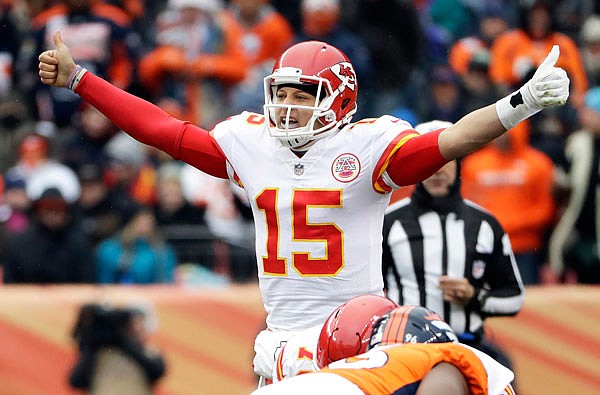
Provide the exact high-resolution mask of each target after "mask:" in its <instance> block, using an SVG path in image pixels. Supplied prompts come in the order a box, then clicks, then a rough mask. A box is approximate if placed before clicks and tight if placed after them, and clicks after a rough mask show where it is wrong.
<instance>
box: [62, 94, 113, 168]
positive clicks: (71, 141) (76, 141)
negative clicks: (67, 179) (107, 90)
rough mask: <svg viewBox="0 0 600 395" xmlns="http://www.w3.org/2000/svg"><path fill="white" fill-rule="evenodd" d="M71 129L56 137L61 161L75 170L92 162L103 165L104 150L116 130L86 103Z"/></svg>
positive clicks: (105, 157) (105, 161)
mask: <svg viewBox="0 0 600 395" xmlns="http://www.w3.org/2000/svg"><path fill="white" fill-rule="evenodd" d="M72 126H73V128H70V130H68V131H67V130H64V131H63V132H62V133H61V136H57V140H58V141H60V144H58V145H59V147H58V148H59V150H58V151H59V152H58V153H57V157H58V158H59V159H60V161H61V162H62V163H64V164H66V165H67V166H69V167H70V168H72V169H75V170H77V169H79V168H80V167H81V166H83V165H85V164H91V163H93V164H95V165H97V166H105V165H106V163H107V162H108V160H109V157H108V155H107V153H106V152H105V150H104V148H105V146H106V144H108V142H109V141H110V140H111V139H112V138H113V136H115V135H116V134H117V132H118V129H117V127H116V126H115V125H113V124H112V122H110V121H109V120H108V119H107V118H106V117H105V116H104V115H102V113H100V112H99V111H98V110H96V109H95V108H94V107H93V106H90V105H89V104H87V103H82V106H81V109H80V110H79V112H78V113H77V117H76V119H75V120H74V122H73V123H72Z"/></svg>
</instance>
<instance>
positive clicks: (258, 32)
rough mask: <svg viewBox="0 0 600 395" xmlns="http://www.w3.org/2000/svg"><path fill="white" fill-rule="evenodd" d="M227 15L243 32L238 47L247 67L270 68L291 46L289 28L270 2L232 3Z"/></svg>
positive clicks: (290, 28)
mask: <svg viewBox="0 0 600 395" xmlns="http://www.w3.org/2000/svg"><path fill="white" fill-rule="evenodd" d="M228 13H229V14H230V15H231V16H232V17H233V18H234V19H235V20H236V21H237V22H238V24H239V25H240V26H241V28H242V37H241V39H240V44H241V46H242V49H243V52H244V58H245V59H246V64H248V65H251V66H252V65H259V64H262V63H264V62H267V63H269V64H271V66H272V63H273V61H274V60H275V59H277V57H278V56H279V55H280V54H281V53H282V52H283V51H285V50H286V49H287V47H288V46H289V45H290V44H291V42H292V38H293V34H294V33H293V30H292V27H291V25H290V24H289V22H288V21H287V20H286V19H285V16H284V15H282V14H280V13H279V12H277V11H276V10H275V9H274V8H273V6H272V5H271V4H270V0H232V1H231V4H230V6H229V9H228Z"/></svg>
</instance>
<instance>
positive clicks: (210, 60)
mask: <svg viewBox="0 0 600 395" xmlns="http://www.w3.org/2000/svg"><path fill="white" fill-rule="evenodd" d="M215 23H216V25H217V26H218V28H219V30H220V31H221V32H222V34H223V37H222V40H223V42H222V43H221V45H220V52H217V53H208V52H205V53H200V54H198V55H197V56H195V57H194V58H189V54H186V52H185V48H182V47H181V46H176V45H161V46H158V47H157V48H156V49H154V50H153V51H152V52H150V53H149V54H148V55H146V56H145V57H144V58H142V60H141V61H140V64H139V78H140V82H141V83H142V84H143V85H144V86H145V87H146V88H148V89H149V90H150V91H151V92H153V93H154V94H158V92H159V91H160V90H161V88H162V84H163V82H164V80H165V78H170V77H171V76H177V77H178V78H179V77H181V76H186V77H185V78H186V81H187V83H186V92H185V98H186V99H185V100H186V103H185V108H184V109H183V112H184V114H176V115H177V116H178V117H181V118H183V119H185V120H187V121H189V122H192V123H194V124H196V125H202V126H204V127H206V128H211V127H212V126H213V125H212V123H214V122H216V121H218V120H220V119H217V120H212V119H211V120H207V119H206V118H208V114H203V112H204V110H205V106H204V105H205V104H206V103H207V101H208V102H210V101H212V102H215V103H216V102H217V101H219V99H220V98H219V97H214V96H213V97H203V94H204V93H205V92H204V91H203V89H202V86H201V85H202V80H203V79H215V80H218V81H220V82H222V83H223V84H225V85H230V86H231V85H234V84H236V83H238V82H240V81H241V80H242V79H243V78H244V77H245V76H246V62H245V60H244V55H243V52H242V48H241V45H240V40H241V37H242V29H241V26H240V25H239V24H238V22H237V21H236V20H234V19H233V18H232V17H231V15H229V14H228V13H226V12H224V11H221V12H219V13H218V14H217V15H215ZM221 93H223V92H221ZM223 95H225V93H223ZM155 99H156V100H159V99H160V98H155Z"/></svg>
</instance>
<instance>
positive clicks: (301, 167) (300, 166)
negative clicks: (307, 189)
mask: <svg viewBox="0 0 600 395" xmlns="http://www.w3.org/2000/svg"><path fill="white" fill-rule="evenodd" d="M294 174H295V175H297V176H301V175H302V174H304V165H303V164H302V163H297V164H295V165H294Z"/></svg>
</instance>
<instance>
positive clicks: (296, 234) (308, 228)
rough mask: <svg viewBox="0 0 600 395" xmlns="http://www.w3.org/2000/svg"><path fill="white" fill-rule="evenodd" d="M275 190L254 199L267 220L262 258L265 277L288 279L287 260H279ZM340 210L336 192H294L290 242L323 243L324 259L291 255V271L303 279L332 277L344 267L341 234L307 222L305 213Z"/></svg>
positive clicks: (336, 229) (332, 227)
mask: <svg viewBox="0 0 600 395" xmlns="http://www.w3.org/2000/svg"><path fill="white" fill-rule="evenodd" d="M277 199H278V190H277V189H275V188H269V189H265V190H264V191H262V192H261V193H260V194H259V195H258V196H257V198H256V204H257V206H258V208H259V209H261V210H262V211H264V213H265V217H266V220H267V255H266V256H263V257H262V260H263V268H264V272H265V274H270V275H273V276H285V275H287V260H286V258H282V257H280V256H279V241H280V240H279V239H280V237H279V212H278V210H277ZM311 207H314V208H341V207H342V191H341V190H339V189H331V190H329V189H328V190H314V189H297V190H294V192H293V195H292V213H291V215H292V241H309V242H321V243H325V256H324V257H323V258H311V257H310V254H309V253H308V252H294V253H292V267H293V268H294V270H296V271H297V272H298V273H300V274H301V275H303V276H333V275H336V274H337V273H338V272H339V271H340V269H341V268H342V267H343V266H344V233H343V232H342V230H341V229H340V228H339V227H338V226H337V225H336V224H334V223H310V222H308V209H309V208H311Z"/></svg>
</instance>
